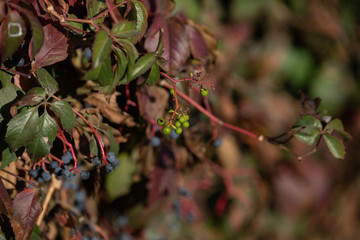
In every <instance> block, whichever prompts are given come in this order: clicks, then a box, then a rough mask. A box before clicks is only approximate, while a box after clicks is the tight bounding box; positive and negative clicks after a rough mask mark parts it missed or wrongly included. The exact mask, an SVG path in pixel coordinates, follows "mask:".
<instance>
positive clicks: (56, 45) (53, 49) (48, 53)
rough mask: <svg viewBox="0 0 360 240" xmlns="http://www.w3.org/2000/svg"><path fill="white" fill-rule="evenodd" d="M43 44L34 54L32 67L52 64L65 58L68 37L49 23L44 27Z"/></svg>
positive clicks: (36, 67)
mask: <svg viewBox="0 0 360 240" xmlns="http://www.w3.org/2000/svg"><path fill="white" fill-rule="evenodd" d="M43 29H44V35H45V39H44V44H43V45H42V47H41V49H40V51H39V52H38V53H37V54H36V55H35V63H34V66H33V69H38V68H41V67H44V66H48V65H52V64H54V63H57V62H60V61H62V60H64V59H66V58H67V56H68V54H67V49H68V46H69V44H68V39H67V37H66V36H65V35H64V34H62V33H61V32H59V31H58V30H57V29H56V28H55V27H53V26H52V25H51V24H48V25H46V26H45V27H44V28H43Z"/></svg>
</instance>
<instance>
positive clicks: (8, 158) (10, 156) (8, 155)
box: [0, 148, 17, 170]
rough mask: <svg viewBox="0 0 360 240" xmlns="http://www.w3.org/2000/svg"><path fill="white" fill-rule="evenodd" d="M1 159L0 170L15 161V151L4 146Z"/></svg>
mask: <svg viewBox="0 0 360 240" xmlns="http://www.w3.org/2000/svg"><path fill="white" fill-rule="evenodd" d="M1 159H2V160H1V166H0V170H1V169H4V168H5V167H6V166H9V165H10V163H12V162H14V161H16V159H17V156H16V154H15V153H12V152H10V149H9V148H5V149H4V150H3V151H2V154H1Z"/></svg>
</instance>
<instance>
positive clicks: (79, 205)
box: [74, 202, 85, 212]
mask: <svg viewBox="0 0 360 240" xmlns="http://www.w3.org/2000/svg"><path fill="white" fill-rule="evenodd" d="M74 208H75V209H76V210H77V211H79V212H82V211H83V210H84V209H85V203H84V202H77V203H76V204H75V206H74Z"/></svg>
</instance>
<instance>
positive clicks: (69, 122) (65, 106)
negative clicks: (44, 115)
mask: <svg viewBox="0 0 360 240" xmlns="http://www.w3.org/2000/svg"><path fill="white" fill-rule="evenodd" d="M49 105H50V109H51V110H52V111H53V112H54V113H55V114H56V115H58V116H59V117H60V121H61V126H62V127H63V129H64V130H65V131H67V132H69V133H71V131H72V130H73V128H74V126H75V117H74V112H73V111H72V108H71V106H70V104H69V103H67V102H65V101H63V100H61V101H56V102H52V103H50V104H49Z"/></svg>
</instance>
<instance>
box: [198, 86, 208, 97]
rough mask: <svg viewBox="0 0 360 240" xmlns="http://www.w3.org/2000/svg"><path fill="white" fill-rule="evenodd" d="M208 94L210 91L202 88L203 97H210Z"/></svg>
mask: <svg viewBox="0 0 360 240" xmlns="http://www.w3.org/2000/svg"><path fill="white" fill-rule="evenodd" d="M208 93H209V91H208V90H207V89H206V88H201V89H200V94H201V96H203V97H205V96H207V95H208Z"/></svg>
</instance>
